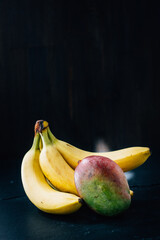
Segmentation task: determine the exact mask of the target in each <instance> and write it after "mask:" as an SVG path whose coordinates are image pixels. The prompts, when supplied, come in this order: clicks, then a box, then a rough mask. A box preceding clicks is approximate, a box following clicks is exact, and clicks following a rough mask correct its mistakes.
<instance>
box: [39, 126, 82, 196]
mask: <svg viewBox="0 0 160 240" xmlns="http://www.w3.org/2000/svg"><path fill="white" fill-rule="evenodd" d="M39 124H41V123H40V122H39ZM40 135H41V138H42V144H43V148H42V149H41V153H40V167H41V169H42V172H43V173H44V175H45V176H46V178H47V179H48V180H49V181H50V182H51V184H52V185H54V186H55V187H56V188H57V189H58V190H60V191H63V192H70V193H73V194H76V195H78V193H77V190H76V186H75V182H74V170H73V169H72V168H71V167H70V166H69V165H68V163H67V162H66V161H65V160H64V158H63V157H62V155H61V154H60V153H59V152H58V150H57V148H56V147H55V145H54V144H53V143H52V141H51V140H50V139H49V136H48V127H45V128H44V127H43V129H42V130H40Z"/></svg>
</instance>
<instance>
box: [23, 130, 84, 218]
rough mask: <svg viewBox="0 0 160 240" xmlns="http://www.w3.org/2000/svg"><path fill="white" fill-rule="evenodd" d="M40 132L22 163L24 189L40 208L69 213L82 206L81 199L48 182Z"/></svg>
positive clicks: (58, 212)
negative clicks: (40, 162) (59, 189)
mask: <svg viewBox="0 0 160 240" xmlns="http://www.w3.org/2000/svg"><path fill="white" fill-rule="evenodd" d="M39 142H40V135H39V133H36V134H35V137H34V141H33V145H32V147H31V149H30V150H29V151H28V152H27V153H26V154H25V156H24V158H23V160H22V165H21V179H22V184H23V187H24V191H25V193H26V195H27V196H28V198H29V199H30V201H31V202H32V203H33V204H34V205H35V206H36V207H37V208H39V209H40V210H42V211H44V212H47V213H53V214H69V213H73V212H75V211H77V210H78V209H79V208H80V207H81V199H80V198H79V197H78V196H76V195H74V194H71V193H64V192H59V191H57V190H54V189H53V188H51V187H50V186H49V184H48V183H47V182H46V179H45V177H44V175H43V173H42V171H41V168H40V165H39V156H40V150H39Z"/></svg>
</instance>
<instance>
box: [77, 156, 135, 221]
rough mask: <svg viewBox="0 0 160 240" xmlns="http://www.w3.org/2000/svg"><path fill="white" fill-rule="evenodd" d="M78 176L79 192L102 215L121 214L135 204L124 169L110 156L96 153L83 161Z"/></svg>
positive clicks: (79, 165) (80, 162)
mask: <svg viewBox="0 0 160 240" xmlns="http://www.w3.org/2000/svg"><path fill="white" fill-rule="evenodd" d="M74 180H75V185H76V189H77V191H78V194H79V196H80V197H81V198H82V199H83V200H84V201H85V202H86V204H87V205H88V206H89V207H90V208H91V209H93V210H94V211H95V212H97V213H99V214H101V215H105V216H113V215H117V214H120V213H121V212H123V211H124V210H126V209H128V208H129V206H130V204H131V196H130V189H129V185H128V182H127V180H126V177H125V175H124V172H123V171H122V169H121V168H120V167H119V166H118V165H117V163H115V162H114V161H112V160H111V159H109V158H107V157H103V156H94V155H93V156H88V157H86V158H84V159H83V160H81V161H79V164H78V166H77V167H76V169H75V173H74Z"/></svg>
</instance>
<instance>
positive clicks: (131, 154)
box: [48, 127, 151, 172]
mask: <svg viewBox="0 0 160 240" xmlns="http://www.w3.org/2000/svg"><path fill="white" fill-rule="evenodd" d="M48 134H49V137H50V139H51V140H52V142H53V144H54V146H55V147H56V148H57V150H58V151H59V152H60V153H61V154H62V156H63V157H64V159H65V160H66V161H67V162H68V164H69V165H70V166H71V167H72V168H73V169H75V168H76V166H77V165H78V161H79V160H82V159H83V158H85V157H87V156H92V155H99V156H105V157H108V158H110V159H112V160H113V161H115V162H116V163H117V164H118V165H119V166H120V167H121V169H122V170H123V171H124V172H127V171H130V170H133V169H135V168H137V167H139V166H140V165H142V164H143V163H144V162H145V161H146V160H147V159H148V157H149V156H150V154H151V153H150V149H149V148H148V147H129V148H124V149H121V150H116V151H111V152H88V151H85V150H81V149H79V148H77V147H74V146H73V145H70V144H69V143H67V142H64V141H61V140H59V139H57V138H56V137H55V136H54V135H53V134H52V132H51V131H50V129H49V127H48Z"/></svg>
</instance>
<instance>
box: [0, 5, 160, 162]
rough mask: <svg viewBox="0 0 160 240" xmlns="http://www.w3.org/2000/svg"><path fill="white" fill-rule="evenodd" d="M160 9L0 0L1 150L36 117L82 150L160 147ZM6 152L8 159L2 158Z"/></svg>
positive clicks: (27, 133) (20, 144) (24, 143)
mask: <svg viewBox="0 0 160 240" xmlns="http://www.w3.org/2000/svg"><path fill="white" fill-rule="evenodd" d="M159 26H160V9H159V8H158V6H157V5H156V4H155V3H154V1H153V2H150V1H149V2H148V3H147V1H119V2H118V1H117V2H114V1H95V0H94V1H88V0H87V1H85V2H84V3H83V2H81V1H54V0H52V1H49V0H47V1H33V2H31V1H18V0H15V1H11V0H10V1H6V0H1V1H0V111H1V116H0V126H1V141H2V145H1V148H0V151H1V157H2V159H5V163H6V164H8V162H9V161H13V159H14V161H15V163H19V164H20V163H21V160H22V158H23V155H24V154H25V152H26V151H28V150H29V148H30V147H31V144H32V140H33V134H34V132H33V129H34V124H35V121H36V120H38V119H45V120H47V121H48V122H49V123H50V127H51V130H52V132H53V133H54V134H55V136H56V137H57V138H60V139H62V140H65V141H67V142H69V143H72V144H74V145H76V146H78V147H80V148H83V149H86V150H94V149H95V143H96V141H97V140H98V139H103V140H104V141H105V142H106V143H107V144H108V146H109V148H110V150H116V149H120V148H124V147H129V146H137V145H139V146H148V147H150V148H151V150H152V151H153V152H154V151H157V150H158V149H159V134H160V128H159V122H160V115H159V106H160V104H159V103H160V82H159V78H160V70H159V69H160V68H159V56H160V51H159V44H160V38H159ZM3 161H4V160H3Z"/></svg>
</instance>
